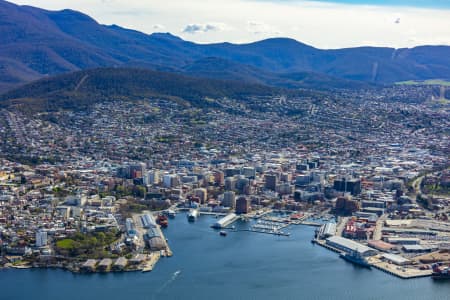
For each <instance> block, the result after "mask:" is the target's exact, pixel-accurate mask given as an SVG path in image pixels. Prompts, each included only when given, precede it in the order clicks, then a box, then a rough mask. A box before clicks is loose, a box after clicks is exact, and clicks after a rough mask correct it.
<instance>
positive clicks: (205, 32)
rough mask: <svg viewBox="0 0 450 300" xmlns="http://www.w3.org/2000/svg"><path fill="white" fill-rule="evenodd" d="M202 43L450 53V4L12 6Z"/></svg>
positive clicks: (253, 0) (172, 1) (257, 1)
mask: <svg viewBox="0 0 450 300" xmlns="http://www.w3.org/2000/svg"><path fill="white" fill-rule="evenodd" d="M10 2H13V3H16V4H26V5H32V6H36V7H40V8H45V9H50V10H60V9H64V8H70V9H74V10H78V11H81V12H83V13H86V14H88V15H90V16H91V17H93V18H94V19H96V20H97V21H98V22H99V23H101V24H107V25H111V24H116V25H119V26H122V27H125V28H130V29H135V30H139V31H142V32H145V33H149V34H150V33H153V32H170V33H172V34H174V35H177V36H180V37H181V38H183V39H185V40H189V41H194V42H197V43H216V42H231V43H248V42H253V41H258V40H262V39H266V38H271V37H289V38H293V39H296V40H298V41H301V42H303V43H306V44H309V45H312V46H315V47H318V48H322V49H330V48H344V47H356V46H388V47H395V48H402V47H414V46H417V45H450V0H316V1H304V0H77V1H74V0H57V1H56V0H23V1H22V0H10Z"/></svg>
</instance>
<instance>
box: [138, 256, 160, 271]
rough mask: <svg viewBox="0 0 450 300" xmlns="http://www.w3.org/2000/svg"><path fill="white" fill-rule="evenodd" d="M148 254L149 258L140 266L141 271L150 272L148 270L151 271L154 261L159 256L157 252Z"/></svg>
mask: <svg viewBox="0 0 450 300" xmlns="http://www.w3.org/2000/svg"><path fill="white" fill-rule="evenodd" d="M149 256H150V259H149V260H147V261H146V262H145V264H144V266H143V268H142V272H150V271H152V270H153V267H154V266H155V265H156V263H157V262H158V261H159V259H160V258H161V255H160V254H159V252H153V253H152V254H150V255H149Z"/></svg>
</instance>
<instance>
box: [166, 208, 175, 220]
mask: <svg viewBox="0 0 450 300" xmlns="http://www.w3.org/2000/svg"><path fill="white" fill-rule="evenodd" d="M176 215H177V213H176V212H175V211H174V210H171V209H169V210H167V216H168V217H169V218H171V219H173V218H175V216H176Z"/></svg>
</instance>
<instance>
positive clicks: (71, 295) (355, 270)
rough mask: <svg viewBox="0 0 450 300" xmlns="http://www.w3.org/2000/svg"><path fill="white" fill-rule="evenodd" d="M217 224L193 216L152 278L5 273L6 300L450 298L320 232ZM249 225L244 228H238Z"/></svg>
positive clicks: (1, 293)
mask: <svg viewBox="0 0 450 300" xmlns="http://www.w3.org/2000/svg"><path fill="white" fill-rule="evenodd" d="M215 220H216V219H215V218H213V217H209V216H201V217H200V218H199V219H198V220H197V222H195V223H188V222H187V220H186V217H185V215H178V216H177V217H176V218H175V219H171V220H170V224H169V228H167V230H165V233H166V236H167V238H168V239H169V244H170V246H171V248H172V250H173V252H174V256H173V257H171V258H163V259H161V260H160V261H159V262H158V264H157V265H156V267H155V269H154V270H153V271H152V272H149V273H140V272H131V273H110V274H92V275H82V274H72V273H70V272H66V271H62V270H39V269H31V270H3V271H0V288H1V289H0V299H14V300H19V299H49V300H53V299H55V300H60V299H64V300H72V299H73V300H79V299H96V300H98V299H109V300H113V299H139V300H144V299H145V300H147V299H149V300H150V299H227V300H229V299H275V298H276V299H448V295H450V281H448V282H435V281H433V280H431V279H430V278H419V279H412V280H401V279H398V278H395V277H393V276H390V275H388V274H385V273H383V272H381V271H378V270H367V269H363V268H359V267H356V266H354V265H352V264H351V263H348V262H345V261H344V260H342V259H340V258H339V257H338V255H337V254H336V253H334V252H331V251H329V250H326V249H323V248H321V247H319V246H317V245H313V244H311V243H310V240H311V238H312V235H313V230H314V229H313V228H311V227H305V226H295V227H289V228H288V229H287V231H289V232H291V236H290V237H282V236H274V235H266V234H258V233H251V232H229V234H228V236H226V237H222V236H220V235H219V233H218V232H217V231H214V230H212V229H211V228H209V225H211V224H212V223H214V221H215ZM244 226H246V225H245V224H243V223H240V224H237V228H238V229H239V228H242V227H244Z"/></svg>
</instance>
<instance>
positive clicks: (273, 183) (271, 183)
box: [264, 173, 278, 191]
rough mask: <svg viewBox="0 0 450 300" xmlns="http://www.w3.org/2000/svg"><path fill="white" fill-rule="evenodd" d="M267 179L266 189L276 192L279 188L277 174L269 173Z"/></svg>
mask: <svg viewBox="0 0 450 300" xmlns="http://www.w3.org/2000/svg"><path fill="white" fill-rule="evenodd" d="M264 177H265V179H266V184H265V187H266V189H269V190H272V191H275V190H276V188H277V184H278V176H277V174H275V173H268V174H266V175H265V176H264Z"/></svg>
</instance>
